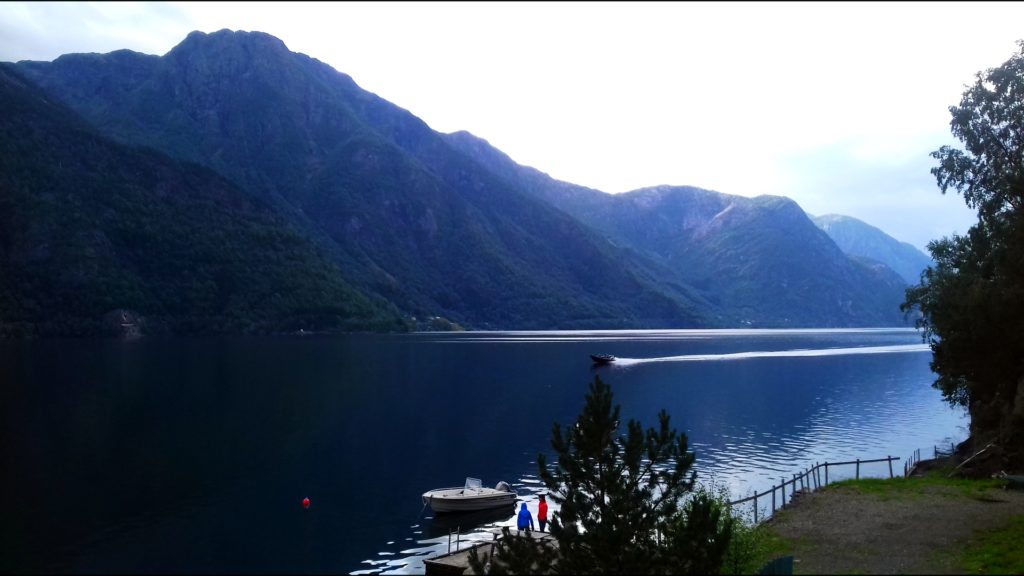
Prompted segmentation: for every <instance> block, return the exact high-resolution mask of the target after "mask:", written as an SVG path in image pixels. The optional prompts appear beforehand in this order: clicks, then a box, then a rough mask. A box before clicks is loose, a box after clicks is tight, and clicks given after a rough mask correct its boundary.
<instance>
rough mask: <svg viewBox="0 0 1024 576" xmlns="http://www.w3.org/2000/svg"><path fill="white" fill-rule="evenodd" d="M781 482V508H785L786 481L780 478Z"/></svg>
mask: <svg viewBox="0 0 1024 576" xmlns="http://www.w3.org/2000/svg"><path fill="white" fill-rule="evenodd" d="M781 480H782V507H783V508H785V507H786V479H785V478H781Z"/></svg>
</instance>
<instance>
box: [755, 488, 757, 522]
mask: <svg viewBox="0 0 1024 576" xmlns="http://www.w3.org/2000/svg"><path fill="white" fill-rule="evenodd" d="M754 524H757V489H756V488H755V489H754Z"/></svg>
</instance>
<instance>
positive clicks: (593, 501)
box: [470, 376, 732, 574]
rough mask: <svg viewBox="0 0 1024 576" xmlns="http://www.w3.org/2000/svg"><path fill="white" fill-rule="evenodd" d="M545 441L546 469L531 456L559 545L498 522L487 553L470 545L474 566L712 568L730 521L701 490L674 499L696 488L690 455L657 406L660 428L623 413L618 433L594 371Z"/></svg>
mask: <svg viewBox="0 0 1024 576" xmlns="http://www.w3.org/2000/svg"><path fill="white" fill-rule="evenodd" d="M551 446H552V448H553V449H554V451H555V453H556V455H557V463H556V465H555V466H554V467H553V468H552V469H549V467H548V466H547V460H546V458H545V456H544V455H543V454H539V455H538V456H537V464H538V468H539V472H540V477H541V479H542V480H543V482H544V485H545V486H546V487H547V489H548V491H549V497H550V498H551V499H552V500H553V501H554V502H556V503H557V504H559V505H560V510H559V511H558V513H557V514H555V515H552V517H551V519H550V529H551V530H550V531H551V536H552V537H553V538H554V539H555V540H556V541H557V546H544V545H539V544H538V543H537V541H536V540H535V539H533V538H524V537H518V536H513V535H512V534H511V531H510V530H509V529H508V528H505V529H503V538H502V540H501V542H500V544H499V547H498V548H497V552H496V553H495V555H494V557H490V558H489V557H488V555H486V554H485V555H484V557H483V558H482V559H481V558H479V557H477V555H476V554H475V551H474V552H473V553H471V558H470V565H471V568H472V569H473V570H474V571H476V572H477V573H482V572H484V571H485V570H487V571H489V572H490V573H492V574H496V573H507V572H511V573H538V572H554V573H562V574H683V573H708V572H717V570H718V568H719V567H720V566H721V562H722V557H723V555H724V553H725V547H727V545H728V541H729V536H730V534H731V531H732V523H731V519H730V517H729V515H728V514H723V510H722V509H721V507H720V506H719V505H718V504H717V503H715V502H713V501H709V500H708V499H707V498H699V499H694V500H691V501H689V502H687V503H686V505H685V506H682V505H681V504H682V502H683V500H684V497H685V496H686V495H687V494H688V493H690V492H691V491H692V490H693V488H694V483H695V481H696V473H695V472H693V471H691V467H692V466H693V463H694V460H695V456H694V454H693V453H692V452H689V451H688V441H687V437H686V434H680V433H678V432H677V431H676V430H674V429H672V428H671V427H670V425H669V415H668V413H667V412H666V411H665V410H661V411H660V412H659V414H658V427H657V429H655V428H649V429H647V430H646V431H644V430H643V428H642V427H641V425H640V423H639V422H637V421H635V420H630V421H629V422H628V424H627V426H626V434H625V435H620V434H619V406H617V405H615V406H613V404H612V392H611V388H610V387H609V386H608V385H607V384H605V383H604V382H603V381H602V380H601V378H600V377H599V376H595V377H594V381H593V383H591V385H590V389H589V391H588V393H587V396H586V402H585V405H584V407H583V411H582V412H581V413H580V415H579V417H578V418H577V420H576V422H575V423H574V424H573V425H572V426H569V427H566V428H565V429H564V430H563V429H562V428H561V426H559V424H558V423H555V424H554V425H553V428H552V440H551Z"/></svg>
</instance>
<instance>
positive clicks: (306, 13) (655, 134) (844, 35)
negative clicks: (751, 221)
mask: <svg viewBox="0 0 1024 576" xmlns="http://www.w3.org/2000/svg"><path fill="white" fill-rule="evenodd" d="M1022 23H1024V3H1017V2H992V3H986V2H970V3H960V2H907V3H890V2H878V3H862V2H853V3H837V2H826V3H804V2H796V3H762V2H756V3H739V2H709V3H692V2H686V3H668V2H652V3H641V2H629V3H616V2H595V3H585V2H567V3H549V2H543V3H521V2H511V3H464V2H454V3H421V2H414V3H400V2H392V3H389V2H367V3H362V2H341V3H321V2H316V3H308V4H306V3H288V4H280V3H265V2H254V3H207V2H194V3H177V2H171V3H155V2H142V3H106V2H100V3H90V2H82V3H37V2H27V3H21V2H0V61H18V60H53V59H54V58H56V57H58V56H60V55H61V54H65V53H69V52H100V53H103V52H110V51H112V50H117V49H120V48H128V49H131V50H135V51H138V52H143V53H147V54H157V55H162V54H165V53H167V52H168V51H169V50H170V49H171V48H172V47H174V46H175V45H176V44H178V43H179V42H181V41H182V40H183V39H184V38H185V36H186V35H187V34H188V33H189V32H191V31H193V30H201V31H204V32H214V31H216V30H220V29H223V28H229V29H232V30H249V31H253V30H259V31H262V32H267V33H269V34H272V35H274V36H276V37H278V38H280V39H281V40H283V41H284V43H285V44H286V45H287V46H288V48H290V49H291V50H293V51H295V52H302V53H304V54H307V55H309V56H311V57H313V58H316V59H318V60H320V61H322V62H325V63H327V64H329V65H331V66H332V67H334V68H335V69H336V70H338V71H340V72H344V73H345V74H348V75H349V76H351V77H352V78H353V80H355V81H356V83H358V84H359V85H360V86H361V87H363V88H364V89H366V90H369V91H371V92H374V93H376V94H377V95H379V96H381V97H382V98H384V99H386V100H388V101H390V102H392V103H394V104H396V105H398V106H401V107H402V108H405V109H406V110H408V111H410V112H412V113H413V114H415V115H416V116H418V117H420V118H421V119H423V120H424V121H425V122H426V123H427V124H429V125H430V126H431V127H432V128H433V129H435V130H437V131H440V132H454V131H456V130H468V131H469V132H472V133H473V134H475V135H477V136H479V137H481V138H484V139H486V140H487V141H489V142H490V143H491V144H492V145H494V146H495V147H497V148H498V149H500V150H502V151H503V152H505V153H506V154H508V155H509V156H511V157H512V159H513V160H515V161H516V162H518V163H520V164H525V165H527V166H533V167H534V168H537V169H539V170H541V171H543V172H546V173H548V174H550V175H551V176H552V177H554V178H558V179H560V180H565V181H568V182H572V183H575V184H581V185H584V186H589V187H592V188H596V189H598V190H603V191H605V192H623V191H627V190H634V189H636V188H641V187H645V186H654V185H659V184H671V185H692V186H699V187H701V188H707V189H711V190H717V191H719V192H725V193H729V194H737V195H742V196H757V195H760V194H776V195H782V196H788V197H790V198H792V199H794V200H796V201H797V202H798V203H799V204H800V206H801V207H803V209H804V210H806V211H807V212H808V213H810V214H813V215H820V214H826V213H839V214H846V215H849V216H854V217H856V218H860V219H862V220H864V221H866V222H868V223H869V224H872V225H874V226H877V227H879V228H881V229H882V230H884V231H886V232H887V233H889V234H891V235H892V236H894V237H896V238H897V239H899V240H902V241H906V242H910V243H911V244H914V245H916V246H917V247H919V248H922V249H923V248H924V246H925V244H926V243H927V242H928V241H929V240H930V239H933V238H938V237H941V236H948V235H949V234H952V233H954V232H956V233H964V232H966V230H967V228H968V227H969V226H970V225H971V224H973V222H974V221H975V217H974V213H973V211H971V210H969V209H968V208H967V207H966V206H965V205H964V203H963V200H962V198H961V197H960V196H959V195H956V194H954V193H952V192H951V193H950V194H949V195H947V196H943V195H942V194H941V193H940V192H939V190H938V188H937V186H936V184H935V179H934V177H933V176H932V175H931V174H930V173H929V169H930V168H931V167H932V166H934V165H935V161H934V160H933V159H932V158H930V157H929V156H928V154H929V152H931V151H933V150H936V149H937V148H938V147H939V146H941V145H943V144H952V145H956V146H959V142H958V141H956V140H955V139H953V138H952V136H951V135H950V132H949V120H950V116H949V111H948V107H949V106H951V105H956V104H958V103H959V102H960V96H961V94H962V93H963V91H964V87H965V85H966V84H968V83H970V82H972V81H973V79H974V74H975V73H976V72H979V71H982V70H984V69H986V68H991V67H995V66H999V65H1000V64H1002V63H1003V62H1005V61H1006V60H1007V59H1009V57H1010V56H1011V55H1012V54H1014V53H1015V52H1016V51H1017V45H1016V43H1015V42H1016V40H1017V39H1019V38H1024V26H1022Z"/></svg>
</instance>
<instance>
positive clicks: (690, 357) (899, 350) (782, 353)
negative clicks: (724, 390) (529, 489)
mask: <svg viewBox="0 0 1024 576" xmlns="http://www.w3.org/2000/svg"><path fill="white" fill-rule="evenodd" d="M910 352H931V348H930V347H929V346H928V345H927V344H901V345H896V346H860V347H854V348H815V349H806V348H802V349H797V350H773V351H754V352H733V353H729V354H686V355H683V356H665V357H662V358H622V357H619V358H616V360H615V362H614V363H613V364H612V365H613V366H635V365H637V364H647V363H651V362H708V361H716V360H718V361H724V360H747V359H750V358H797V357H811V356H846V355H850V354H903V353H910Z"/></svg>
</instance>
